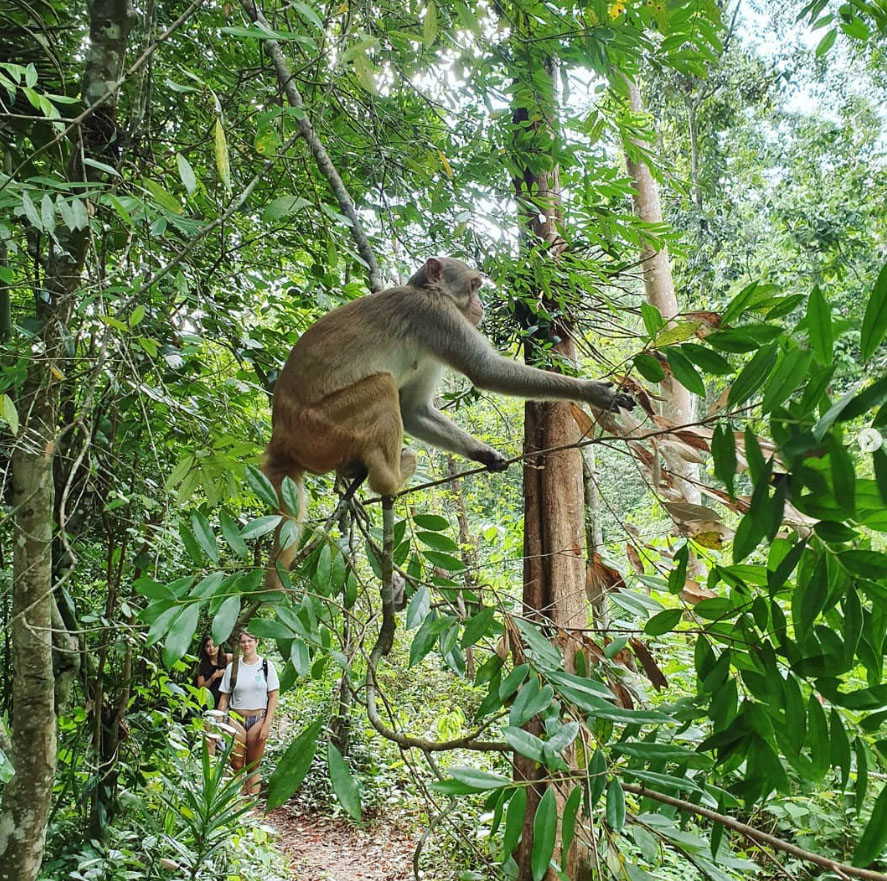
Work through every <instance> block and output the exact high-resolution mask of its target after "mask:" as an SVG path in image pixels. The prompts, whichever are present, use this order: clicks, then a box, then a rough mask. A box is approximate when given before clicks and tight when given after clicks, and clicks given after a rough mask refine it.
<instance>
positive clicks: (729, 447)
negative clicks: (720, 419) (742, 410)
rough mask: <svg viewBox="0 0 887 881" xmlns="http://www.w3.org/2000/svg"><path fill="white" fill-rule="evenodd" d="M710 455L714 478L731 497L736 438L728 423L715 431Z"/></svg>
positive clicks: (722, 424) (734, 475) (734, 469)
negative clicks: (724, 487) (712, 462)
mask: <svg viewBox="0 0 887 881" xmlns="http://www.w3.org/2000/svg"><path fill="white" fill-rule="evenodd" d="M711 455H712V459H713V460H714V472H715V477H717V478H718V480H720V481H721V483H723V484H724V486H726V487H727V492H728V493H730V495H731V496H732V495H733V481H734V480H735V478H736V436H735V435H734V434H733V426H731V425H730V424H729V423H721V424H720V425H719V426H718V427H717V428H716V429H715V431H714V435H713V436H712V439H711Z"/></svg>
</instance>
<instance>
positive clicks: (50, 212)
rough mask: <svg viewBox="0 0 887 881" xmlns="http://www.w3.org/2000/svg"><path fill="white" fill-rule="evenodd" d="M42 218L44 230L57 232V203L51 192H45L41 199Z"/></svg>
mask: <svg viewBox="0 0 887 881" xmlns="http://www.w3.org/2000/svg"><path fill="white" fill-rule="evenodd" d="M40 219H41V220H42V221H43V231H44V232H46V233H49V235H52V234H53V233H54V232H55V205H54V204H53V201H52V197H51V196H50V195H49V193H44V194H43V198H42V199H41V200H40Z"/></svg>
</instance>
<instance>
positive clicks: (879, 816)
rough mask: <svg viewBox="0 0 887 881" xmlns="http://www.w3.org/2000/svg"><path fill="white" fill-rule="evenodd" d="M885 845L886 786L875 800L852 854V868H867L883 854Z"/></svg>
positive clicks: (886, 833)
mask: <svg viewBox="0 0 887 881" xmlns="http://www.w3.org/2000/svg"><path fill="white" fill-rule="evenodd" d="M885 844H887V785H885V786H883V787H882V788H881V794H880V795H879V796H878V797H877V799H876V800H875V806H874V807H873V808H872V815H871V817H869V821H868V823H867V825H866V827H865V831H864V832H863V833H862V836H861V837H860V839H859V842H858V843H857V845H856V850H855V851H854V852H853V865H854V866H867V865H868V864H869V863H871V862H874V861H875V860H876V859H878V857H879V856H881V855H882V854H883V851H884V845H885Z"/></svg>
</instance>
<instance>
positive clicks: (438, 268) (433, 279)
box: [424, 257, 443, 284]
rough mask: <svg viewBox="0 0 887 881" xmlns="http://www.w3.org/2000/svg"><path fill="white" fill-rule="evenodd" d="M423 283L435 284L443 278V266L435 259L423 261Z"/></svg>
mask: <svg viewBox="0 0 887 881" xmlns="http://www.w3.org/2000/svg"><path fill="white" fill-rule="evenodd" d="M424 275H425V282H426V284H437V282H439V281H440V280H441V277H442V276H443V264H442V263H441V262H440V260H438V259H437V257H429V259H428V260H426V261H425V272H424Z"/></svg>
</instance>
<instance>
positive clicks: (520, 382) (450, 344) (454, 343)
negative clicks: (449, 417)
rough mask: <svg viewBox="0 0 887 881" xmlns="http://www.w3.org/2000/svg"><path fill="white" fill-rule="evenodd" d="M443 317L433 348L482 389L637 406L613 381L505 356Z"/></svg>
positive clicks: (610, 406) (471, 330) (471, 331)
mask: <svg viewBox="0 0 887 881" xmlns="http://www.w3.org/2000/svg"><path fill="white" fill-rule="evenodd" d="M441 318H442V320H441V322H440V324H439V325H438V326H437V332H436V333H434V334H433V336H431V337H430V338H429V344H430V346H429V347H430V348H432V349H433V350H434V353H435V354H436V355H437V356H438V357H439V358H440V359H441V360H442V361H444V362H445V363H446V364H448V365H449V366H450V367H452V368H454V369H455V370H458V371H459V372H460V373H464V374H465V375H466V376H467V377H468V378H469V379H470V380H471V382H472V383H474V385H475V386H477V388H479V389H484V390H485V391H491V392H498V393H499V394H502V395H513V396H515V397H519V398H530V399H538V400H567V401H584V402H586V403H588V404H592V405H593V406H595V407H599V408H600V409H602V410H615V409H616V408H618V407H624V408H625V409H627V410H630V409H631V408H632V407H634V406H635V402H634V399H633V398H632V397H631V396H630V395H627V394H623V393H620V392H616V391H615V390H614V388H613V385H612V383H609V382H599V381H597V380H589V379H577V378H575V377H572V376H564V375H563V374H561V373H551V372H549V371H547V370H539V369H537V368H536V367H529V366H527V365H526V364H521V363H520V362H519V361H512V360H511V359H510V358H504V357H503V356H502V355H500V354H499V353H498V352H496V351H495V350H494V349H493V348H492V346H490V344H489V342H487V339H486V337H484V336H483V335H482V334H481V333H480V331H477V330H475V329H474V328H473V327H471V326H470V325H469V324H468V323H467V322H465V321H464V320H461V319H459V320H457V317H456V316H453V315H452V314H449V315H446V316H441Z"/></svg>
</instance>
